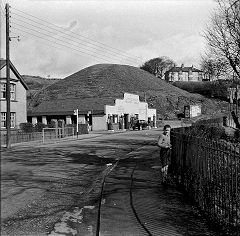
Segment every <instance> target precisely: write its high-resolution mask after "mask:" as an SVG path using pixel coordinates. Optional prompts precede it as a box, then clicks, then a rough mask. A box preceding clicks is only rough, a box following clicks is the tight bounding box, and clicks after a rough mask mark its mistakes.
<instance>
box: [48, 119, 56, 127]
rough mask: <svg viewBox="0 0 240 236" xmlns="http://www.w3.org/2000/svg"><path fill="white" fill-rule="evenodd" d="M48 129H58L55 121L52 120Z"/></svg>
mask: <svg viewBox="0 0 240 236" xmlns="http://www.w3.org/2000/svg"><path fill="white" fill-rule="evenodd" d="M48 128H56V122H55V121H54V120H51V121H50V124H48Z"/></svg>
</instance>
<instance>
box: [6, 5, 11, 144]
mask: <svg viewBox="0 0 240 236" xmlns="http://www.w3.org/2000/svg"><path fill="white" fill-rule="evenodd" d="M5 9H6V80H7V83H6V102H7V114H6V128H7V139H6V146H7V148H10V147H11V110H10V103H11V94H10V50H9V48H10V47H9V44H10V37H9V4H8V3H7V4H6V8H5Z"/></svg>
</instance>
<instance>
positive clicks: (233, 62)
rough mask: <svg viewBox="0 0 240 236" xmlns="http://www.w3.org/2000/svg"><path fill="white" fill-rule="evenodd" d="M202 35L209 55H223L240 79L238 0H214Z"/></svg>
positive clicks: (239, 7) (239, 11)
mask: <svg viewBox="0 0 240 236" xmlns="http://www.w3.org/2000/svg"><path fill="white" fill-rule="evenodd" d="M216 2H217V9H216V10H215V12H214V13H213V15H212V17H211V24H210V25H209V26H207V29H206V31H205V32H204V37H205V38H206V40H207V44H208V49H209V52H210V53H211V55H215V56H216V57H220V58H221V57H224V58H226V59H227V61H228V62H229V65H230V66H231V67H232V69H233V71H234V72H235V74H236V75H237V77H238V79H240V0H216Z"/></svg>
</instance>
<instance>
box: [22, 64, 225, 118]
mask: <svg viewBox="0 0 240 236" xmlns="http://www.w3.org/2000/svg"><path fill="white" fill-rule="evenodd" d="M37 78H38V77H37ZM29 81H30V82H31V81H32V80H29ZM40 81H41V82H43V83H44V82H45V81H44V80H40V79H39V81H38V80H37V82H39V85H38V86H39V87H41V86H42V85H41V83H40ZM26 82H27V81H26ZM51 82H52V81H51V80H49V81H48V80H47V83H49V84H48V85H46V84H44V85H43V87H42V88H41V89H40V90H39V91H38V92H37V93H36V94H34V96H33V97H31V99H30V100H29V104H28V105H29V106H28V109H33V110H34V108H35V107H37V106H38V105H39V104H40V103H42V102H43V101H49V100H59V99H73V98H74V99H76V98H81V99H85V98H91V97H92V98H96V97H99V98H105V97H107V98H112V99H115V98H121V97H123V93H124V92H129V93H134V94H138V95H139V96H140V99H141V100H142V101H143V100H145V99H146V101H147V102H148V104H149V106H150V107H154V108H156V109H157V113H158V114H159V115H160V116H162V117H163V118H164V117H168V118H176V115H177V114H179V113H182V112H183V109H184V105H189V104H196V103H198V104H202V108H203V112H204V113H205V114H211V115H213V114H217V113H220V112H226V110H227V104H226V103H224V102H220V101H215V100H211V99H207V98H205V97H203V96H202V95H199V94H193V93H189V92H187V91H184V90H182V89H179V88H177V87H175V86H172V85H171V84H169V83H167V82H165V81H163V80H160V79H158V78H156V77H155V76H153V75H151V74H150V73H148V72H146V71H144V70H141V69H139V68H136V67H132V66H127V65H118V64H97V65H94V66H90V67H87V68H85V69H83V70H80V71H78V72H76V73H74V74H72V75H70V76H68V77H66V78H64V79H62V80H56V81H54V83H52V84H50V83H51ZM27 83H28V82H27ZM33 83H34V82H33ZM36 85H37V83H36ZM33 87H34V85H33ZM43 88H44V89H43Z"/></svg>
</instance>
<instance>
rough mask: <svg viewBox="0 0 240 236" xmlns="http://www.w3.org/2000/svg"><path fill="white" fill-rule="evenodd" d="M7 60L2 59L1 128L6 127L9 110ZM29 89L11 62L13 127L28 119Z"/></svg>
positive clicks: (0, 66) (0, 87) (0, 80)
mask: <svg viewBox="0 0 240 236" xmlns="http://www.w3.org/2000/svg"><path fill="white" fill-rule="evenodd" d="M6 83H7V81H6V60H4V59H0V89H1V97H0V111H1V116H0V120H1V127H0V128H1V130H2V131H3V130H5V129H6V114H7V113H6V112H7V100H6V94H7V93H6V88H7V86H6ZM27 90H28V86H27V84H26V83H25V82H24V80H23V79H22V77H21V75H20V74H19V72H18V71H17V69H16V68H15V66H14V65H13V64H12V62H10V94H11V102H10V112H11V114H10V117H11V128H12V129H17V128H19V124H20V123H24V122H26V121H27V98H26V91H27Z"/></svg>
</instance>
